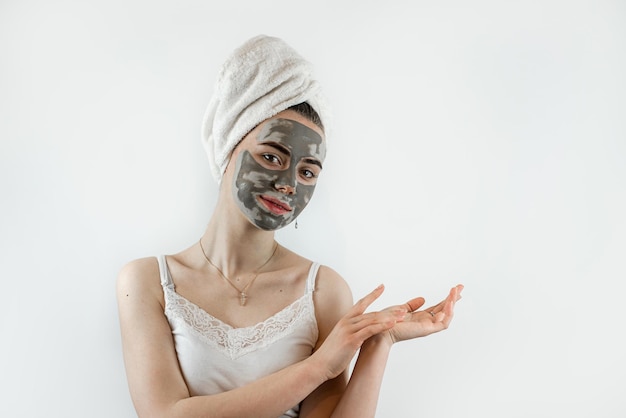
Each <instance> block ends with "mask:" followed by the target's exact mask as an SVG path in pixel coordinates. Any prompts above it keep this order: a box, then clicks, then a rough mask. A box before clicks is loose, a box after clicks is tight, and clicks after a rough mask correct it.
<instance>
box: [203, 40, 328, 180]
mask: <svg viewBox="0 0 626 418" xmlns="http://www.w3.org/2000/svg"><path fill="white" fill-rule="evenodd" d="M303 102H307V103H308V104H310V105H311V106H312V107H313V109H315V111H316V112H317V113H318V114H319V116H320V118H321V119H322V121H325V120H326V119H325V118H326V116H327V115H326V114H327V109H326V105H325V103H324V98H323V96H322V92H321V87H320V85H319V82H318V81H317V80H316V79H315V78H314V77H313V73H312V65H311V64H310V63H309V62H308V61H306V60H305V59H303V58H302V57H301V56H300V55H299V54H298V53H297V52H296V51H295V50H294V49H293V48H291V47H290V46H289V45H287V44H286V43H285V42H284V41H283V40H281V39H279V38H275V37H270V36H266V35H259V36H256V37H254V38H252V39H250V40H248V41H247V42H246V43H244V44H243V45H242V46H240V47H239V48H237V49H236V50H235V51H234V52H233V53H232V54H231V55H230V57H229V58H228V59H227V60H226V62H225V63H224V64H223V65H222V67H221V70H220V72H219V74H218V77H217V82H216V84H215V90H214V92H213V97H212V98H211V101H210V102H209V106H208V108H207V110H206V113H205V116H204V120H203V123H202V142H203V144H204V148H205V150H206V152H207V155H208V157H209V163H210V165H211V173H212V174H213V176H214V177H215V179H216V180H217V182H218V183H220V182H221V179H222V175H223V174H224V171H225V170H226V166H227V165H228V161H229V159H230V155H231V153H232V151H233V149H234V148H235V146H237V144H238V143H239V141H241V140H242V139H243V137H244V136H245V135H246V134H247V133H248V132H250V131H251V130H252V129H254V127H256V126H257V125H258V124H259V123H261V122H263V121H264V120H266V119H268V118H271V117H272V116H274V115H276V114H277V113H279V112H281V111H283V110H285V109H287V108H288V107H290V106H293V105H296V104H300V103H303Z"/></svg>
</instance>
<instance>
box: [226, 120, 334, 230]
mask: <svg viewBox="0 0 626 418" xmlns="http://www.w3.org/2000/svg"><path fill="white" fill-rule="evenodd" d="M257 132H258V134H256V135H255V133H257ZM240 146H241V150H240V152H239V153H238V154H236V155H233V157H235V158H236V161H235V171H234V175H233V187H232V190H233V197H234V199H235V202H236V204H237V205H238V206H239V208H240V209H241V211H242V212H243V213H244V215H245V216H246V217H248V219H250V221H252V223H254V224H255V225H256V226H257V227H258V228H261V229H263V230H266V231H273V230H277V229H280V228H282V227H284V226H286V225H288V224H289V223H290V222H292V221H293V220H294V219H296V217H297V216H298V215H299V214H300V213H301V212H302V210H303V209H304V208H305V207H306V205H307V204H308V203H309V201H310V200H311V197H312V196H313V191H314V190H315V185H316V183H317V177H318V176H319V174H320V172H321V170H322V162H323V161H324V157H325V156H326V145H325V143H324V139H323V137H322V134H321V131H320V130H319V128H317V127H316V126H315V124H313V123H312V122H310V121H309V120H307V119H306V118H304V117H301V116H300V115H298V114H296V113H295V112H291V111H287V112H282V113H279V114H278V115H277V116H276V117H274V118H271V119H268V120H267V121H265V122H263V123H262V124H261V125H260V126H259V127H258V128H256V129H254V130H253V131H252V132H251V134H249V135H248V136H246V138H244V140H243V141H242V143H241V144H240Z"/></svg>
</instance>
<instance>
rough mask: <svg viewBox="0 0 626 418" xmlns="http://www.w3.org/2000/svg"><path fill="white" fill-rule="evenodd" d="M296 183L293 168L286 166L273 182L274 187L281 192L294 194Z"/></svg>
mask: <svg viewBox="0 0 626 418" xmlns="http://www.w3.org/2000/svg"><path fill="white" fill-rule="evenodd" d="M296 184H297V181H296V173H295V170H292V169H289V168H288V169H287V170H285V171H283V172H281V174H280V175H279V176H278V178H277V179H276V181H275V182H274V188H275V189H276V190H278V191H279V192H281V193H285V194H294V193H295V192H296Z"/></svg>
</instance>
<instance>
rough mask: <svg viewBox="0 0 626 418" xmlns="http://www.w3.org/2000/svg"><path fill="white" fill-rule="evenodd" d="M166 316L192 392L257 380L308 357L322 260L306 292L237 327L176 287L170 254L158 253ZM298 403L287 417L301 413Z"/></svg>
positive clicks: (225, 388)
mask: <svg viewBox="0 0 626 418" xmlns="http://www.w3.org/2000/svg"><path fill="white" fill-rule="evenodd" d="M158 261H159V270H160V273H161V284H162V285H163V294H164V296H165V316H166V317H167V320H168V322H169V324H170V327H171V328H172V335H173V337H174V343H175V347H176V354H177V356H178V362H179V365H180V369H181V371H182V374H183V377H184V379H185V382H186V383H187V387H188V388H189V392H190V394H191V395H192V396H194V395H213V394H217V393H221V392H225V391H228V390H231V389H235V388H237V387H241V386H243V385H245V384H247V383H250V382H253V381H255V380H258V379H259V378H261V377H263V376H267V375H269V374H271V373H274V372H276V371H278V370H280V369H283V368H285V367H287V366H289V365H291V364H294V363H297V362H299V361H302V360H304V359H305V358H307V357H309V356H310V355H311V353H312V352H313V348H314V347H315V344H316V342H317V338H318V329H317V321H316V319H315V307H314V305H313V291H314V290H315V278H316V276H317V270H318V269H319V264H318V263H313V264H312V265H311V269H310V270H309V275H308V277H307V281H306V288H305V292H304V295H302V296H301V297H300V298H299V299H297V300H296V301H295V302H293V303H292V304H291V305H289V306H287V307H286V308H284V309H283V310H281V311H280V312H278V313H276V314H275V315H273V316H271V317H269V318H267V319H266V320H264V321H263V322H260V323H258V324H256V325H252V326H249V327H244V328H234V327H232V326H230V325H228V324H226V323H224V322H222V321H221V320H219V319H217V318H215V317H213V316H211V315H210V314H209V313H207V312H206V311H205V310H203V309H202V308H200V307H199V306H197V305H195V304H193V303H192V302H190V301H189V300H187V299H185V298H184V297H182V296H181V295H179V294H178V293H176V290H175V286H174V283H173V281H172V278H171V275H170V273H169V269H168V268H167V262H166V260H165V256H160V257H158ZM298 411H299V405H296V406H294V407H293V408H292V409H290V410H289V411H286V412H285V414H284V415H283V417H297V416H298Z"/></svg>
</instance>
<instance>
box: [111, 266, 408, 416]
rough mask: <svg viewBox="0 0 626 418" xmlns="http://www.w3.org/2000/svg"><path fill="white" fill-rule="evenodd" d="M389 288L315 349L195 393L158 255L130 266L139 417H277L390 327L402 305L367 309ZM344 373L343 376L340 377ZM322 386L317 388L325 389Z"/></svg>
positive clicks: (126, 341)
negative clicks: (216, 390)
mask: <svg viewBox="0 0 626 418" xmlns="http://www.w3.org/2000/svg"><path fill="white" fill-rule="evenodd" d="M380 293H382V289H377V290H376V291H375V292H372V293H371V294H370V295H368V296H366V298H364V299H363V300H362V301H361V302H359V304H357V305H355V307H353V308H352V309H351V310H350V311H349V316H348V319H347V320H345V321H343V322H342V323H341V322H340V324H339V326H338V327H335V329H334V331H333V333H331V334H332V335H331V336H330V338H327V339H326V340H327V343H326V344H324V346H323V347H320V349H319V350H317V351H316V352H315V353H314V354H313V355H312V356H311V357H309V358H307V359H306V360H304V361H301V362H299V363H296V364H294V365H291V366H289V367H286V368H285V369H283V370H280V371H278V372H276V373H273V374H271V375H269V376H266V377H264V378H262V379H260V380H258V381H255V382H253V383H251V384H248V385H246V386H243V387H241V388H238V389H234V390H231V391H228V392H224V393H221V394H217V395H210V396H190V394H189V391H188V389H187V386H186V384H185V382H184V379H183V377H182V374H181V371H180V369H179V367H178V361H177V358H176V352H175V349H174V342H173V338H172V334H171V329H170V327H169V324H168V322H167V319H166V317H165V314H164V306H163V303H164V302H163V293H162V288H161V284H160V282H159V272H158V265H157V262H156V259H154V258H148V259H141V260H136V261H134V262H131V263H129V264H128V265H127V266H125V267H124V268H123V269H122V271H121V272H120V275H119V278H118V282H117V298H118V309H119V316H120V325H121V332H122V343H123V352H124V361H125V365H126V372H127V378H128V383H129V387H130V392H131V397H132V399H133V403H134V405H135V409H136V411H137V413H138V415H139V416H140V417H150V418H158V417H168V418H176V417H185V418H193V417H220V418H225V417H248V416H249V417H276V416H279V415H281V414H282V413H283V412H284V411H286V410H288V409H289V408H291V407H293V406H294V405H296V404H298V403H299V402H300V401H302V400H303V399H304V398H306V397H307V396H308V395H310V394H311V393H312V392H314V391H315V389H316V388H318V387H319V386H320V385H321V384H323V383H324V382H327V381H330V383H329V384H328V385H327V386H331V387H340V386H341V384H340V383H341V379H342V377H339V376H340V375H341V373H342V371H343V370H345V369H346V368H347V366H348V364H349V362H350V360H351V359H352V358H353V356H354V354H355V352H356V351H357V350H358V348H359V347H360V346H361V344H362V343H363V341H365V340H367V339H368V338H369V337H371V336H372V335H375V334H378V333H380V332H383V331H385V330H388V329H390V328H391V327H392V326H393V325H394V324H395V319H394V318H395V317H396V316H397V313H393V312H391V311H389V312H382V313H374V314H363V312H364V311H365V309H366V308H367V306H369V304H371V303H372V302H373V301H374V300H375V299H376V298H377V297H378V296H379V295H380ZM337 377H339V378H338V379H336V378H337ZM322 392H323V389H322V390H320V392H318V393H322Z"/></svg>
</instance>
